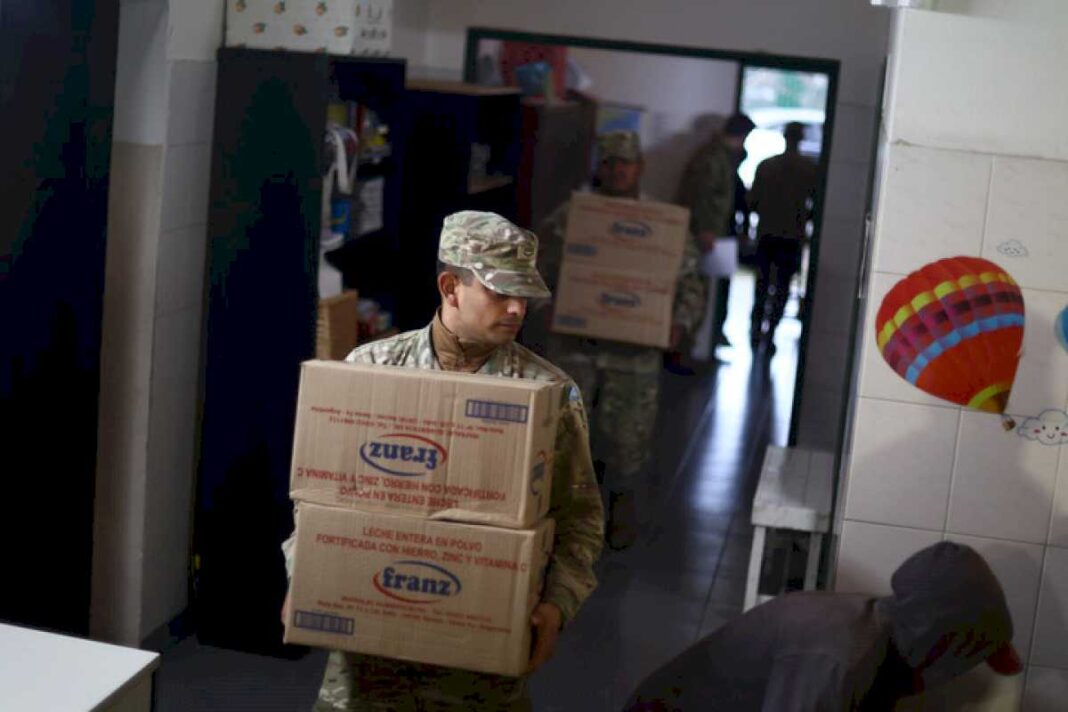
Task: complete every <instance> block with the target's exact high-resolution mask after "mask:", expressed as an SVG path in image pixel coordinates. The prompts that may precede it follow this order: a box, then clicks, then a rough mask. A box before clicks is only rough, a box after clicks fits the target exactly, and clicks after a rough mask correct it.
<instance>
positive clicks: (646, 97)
mask: <svg viewBox="0 0 1068 712" xmlns="http://www.w3.org/2000/svg"><path fill="white" fill-rule="evenodd" d="M568 57H569V58H570V59H572V60H573V61H574V62H575V63H577V64H578V65H579V66H580V67H581V68H582V70H583V71H584V72H586V73H587V74H588V75H589V76H590V78H591V79H592V80H593V84H592V86H590V88H589V89H588V92H589V93H591V94H593V95H594V96H596V97H598V98H599V99H602V100H604V101H611V102H614V103H619V104H631V105H636V106H641V107H644V108H645V117H644V123H643V126H642V147H643V149H644V152H645V176H644V180H643V181H642V188H643V190H644V191H645V192H646V193H648V194H649V195H650V196H651V197H653V198H657V199H660V200H667V201H670V200H674V198H675V193H676V192H677V190H678V184H679V179H680V177H681V176H682V170H683V168H685V166H686V161H687V160H688V159H689V157H690V155H691V154H692V153H693V151H694V150H695V149H696V148H697V147H698V146H699V145H700V144H701V143H703V142H704V141H707V140H708V136H709V134H710V131H711V129H712V128H714V126H715V124H714V123H713V125H711V126H710V125H708V124H707V122H705V123H700V122H698V120H699V119H702V118H707V117H709V116H713V117H716V118H717V119H719V120H722V119H723V118H726V117H727V116H729V115H730V114H731V112H733V111H734V99H735V92H736V85H737V83H738V64H737V63H736V62H725V61H720V60H708V59H694V58H690V57H669V56H665V55H654V54H642V53H637V52H616V51H608V50H597V49H585V48H581V47H575V48H571V49H569V50H568Z"/></svg>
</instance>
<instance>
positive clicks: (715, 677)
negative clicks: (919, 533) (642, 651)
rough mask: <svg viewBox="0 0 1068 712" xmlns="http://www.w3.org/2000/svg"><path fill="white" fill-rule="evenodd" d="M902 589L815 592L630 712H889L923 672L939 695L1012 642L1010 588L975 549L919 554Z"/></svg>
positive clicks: (895, 581) (771, 611)
mask: <svg viewBox="0 0 1068 712" xmlns="http://www.w3.org/2000/svg"><path fill="white" fill-rule="evenodd" d="M891 587H892V589H893V595H891V596H888V597H886V598H873V597H870V596H863V595H849V594H835V593H823V592H805V593H792V594H787V595H784V596H780V597H778V598H776V599H774V600H772V601H769V602H768V603H766V604H764V605H762V606H759V607H757V608H754V609H752V610H751V611H749V612H748V613H746V614H745V615H743V616H741V617H739V618H737V619H735V620H734V621H732V622H731V623H729V624H727V625H726V626H724V627H723V628H721V629H720V630H718V631H716V632H715V633H713V634H711V635H709V636H708V637H706V638H704V639H702V640H701V641H699V642H697V643H696V644H694V645H693V646H691V647H690V648H688V649H687V650H686V651H684V652H683V653H682V654H680V655H679V656H678V657H676V658H675V659H674V660H672V661H670V662H669V663H667V664H666V665H664V666H663V667H661V668H660V669H659V670H657V671H656V672H654V673H653V674H652V675H650V676H649V677H648V678H647V679H646V680H645V681H644V682H643V683H642V684H641V685H640V686H639V687H638V689H637V691H636V692H635V693H634V695H633V696H632V698H631V701H630V702H629V703H628V704H627V706H626V708H625V709H626V710H628V711H629V712H646V711H649V712H652V711H656V712H667V711H669V710H670V711H675V710H682V711H684V712H698V711H699V712H817V711H819V712H844V711H847V710H858V711H871V710H889V709H892V708H893V705H894V703H895V702H896V701H897V700H898V699H899V698H900V697H902V696H904V695H905V694H907V693H908V692H909V691H910V690H911V689H912V678H913V670H917V671H918V672H919V674H920V676H921V677H922V679H923V682H924V686H925V687H927V688H931V687H935V686H937V685H940V684H942V683H944V682H946V681H947V680H950V679H952V678H954V677H956V676H958V675H961V674H963V673H965V672H967V671H968V670H970V669H971V668H973V667H975V666H976V665H978V664H979V663H981V662H982V661H984V660H985V659H986V658H987V657H989V656H990V654H991V653H993V652H994V651H995V650H996V649H997V648H998V647H999V646H1000V645H1002V644H1003V643H1006V642H1009V641H1011V639H1012V619H1011V616H1010V615H1009V611H1008V608H1007V606H1006V604H1005V596H1004V594H1003V593H1002V590H1001V585H1000V584H999V583H998V580H997V578H996V577H995V576H994V574H993V573H992V572H991V571H990V568H989V567H988V566H987V564H986V562H985V561H984V560H983V558H982V557H981V556H980V555H979V554H978V553H976V552H975V551H974V550H973V549H971V548H970V547H967V546H963V545H960V544H954V543H949V542H943V543H941V544H936V545H934V546H931V547H928V548H927V549H923V550H922V551H919V552H917V553H916V554H914V555H913V556H912V557H910V558H909V559H908V560H907V561H905V563H903V564H902V565H901V566H900V568H898V569H897V571H895V572H894V575H893V578H892V581H891ZM890 646H893V648H891V647H890ZM894 649H896V651H897V653H898V654H896V655H895V654H893V650H894ZM888 653H890V654H889V655H888ZM910 668H912V669H910Z"/></svg>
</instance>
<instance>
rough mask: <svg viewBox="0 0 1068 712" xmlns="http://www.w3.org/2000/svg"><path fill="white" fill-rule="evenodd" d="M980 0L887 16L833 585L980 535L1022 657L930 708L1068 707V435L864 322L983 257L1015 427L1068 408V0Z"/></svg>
mask: <svg viewBox="0 0 1068 712" xmlns="http://www.w3.org/2000/svg"><path fill="white" fill-rule="evenodd" d="M980 5H982V4H979V5H976V4H970V5H969V4H958V5H955V6H954V10H953V11H948V12H923V11H903V12H901V13H899V15H898V18H897V20H896V22H895V28H894V36H893V38H892V42H891V46H892V48H893V52H894V56H893V57H892V59H891V61H890V67H891V68H892V73H891V76H890V77H889V84H890V86H891V90H890V91H889V92H888V97H887V103H886V111H887V125H888V126H889V128H888V130H887V131H886V133H884V136H883V140H884V141H885V142H886V143H885V145H884V146H883V147H882V150H883V151H884V154H883V155H884V156H885V165H884V167H883V172H882V175H881V176H880V185H879V187H878V194H879V204H878V209H877V221H876V229H875V241H874V245H873V253H872V267H873V273H872V275H871V279H870V282H869V289H868V294H867V305H868V314H867V320H866V324H865V331H866V333H864V335H863V342H864V343H863V349H862V356H861V359H860V369H861V370H860V373H859V379H858V394H857V402H856V404H855V409H854V412H855V417H854V418H853V421H852V423H851V428H852V430H851V440H852V447H851V452H850V453H847V459H846V463H847V465H846V471H847V477H848V482H847V486H846V488H845V489H846V491H847V492H848V495H847V498H846V499H847V501H846V504H845V512H844V522H843V524H842V529H841V537H840V541H839V550H838V559H837V570H836V587H837V588H838V589H840V590H847V591H858V590H870V591H872V592H875V593H879V592H882V591H885V590H886V583H887V581H889V577H890V575H891V574H892V572H893V570H894V568H895V567H896V566H897V565H898V564H899V563H900V561H902V560H903V559H904V558H905V557H906V556H908V555H909V554H911V553H913V552H914V551H916V550H917V549H920V548H922V547H923V546H926V545H927V544H929V543H932V542H935V541H939V540H941V539H943V538H948V539H952V540H955V541H960V542H963V543H967V544H969V545H971V546H974V547H975V548H976V549H978V550H979V551H980V552H981V553H982V554H983V555H984V556H985V557H986V558H987V560H988V561H989V562H990V564H991V567H992V568H993V569H994V571H995V573H997V575H998V577H999V579H1000V580H1001V582H1002V585H1003V587H1004V589H1005V593H1006V597H1007V599H1008V602H1009V606H1010V609H1011V610H1012V613H1013V619H1014V623H1015V629H1016V632H1015V636H1016V637H1015V642H1016V644H1017V647H1018V649H1019V650H1020V652H1021V654H1022V655H1023V656H1024V657H1025V658H1026V659H1027V662H1028V663H1029V665H1030V666H1031V667H1029V669H1028V673H1027V675H1026V677H1024V678H1021V679H1017V680H1014V681H1006V682H1004V684H999V685H998V686H996V687H995V688H991V689H990V690H988V691H987V692H985V693H983V692H982V685H981V684H979V683H980V682H982V681H978V680H972V681H965V682H964V683H962V685H961V686H960V688H961V690H962V692H961V693H960V694H963V695H965V697H961V698H960V700H964V699H966V697H967V695H973V696H974V695H975V694H976V690H979V691H980V693H979V697H980V698H982V700H981V703H976V702H975V701H974V700H972V699H971V698H967V699H969V701H968V702H967V703H966V704H965V703H964V702H960V703H959V704H958V703H955V702H947V700H948V699H949V697H953V696H954V695H956V694H958V693H957V692H947V693H946V695H949V697H946V699H943V700H941V701H939V700H935V699H933V698H932V699H930V700H928V702H929V703H930V704H929V706H928V707H925V708H924V709H943V708H945V709H998V710H1003V709H1005V710H1012V709H1020V708H1021V706H1022V709H1025V710H1034V711H1035V712H1046V711H1047V710H1062V709H1068V702H1065V700H1066V699H1068V443H1066V444H1064V445H1045V444H1042V443H1040V442H1038V441H1036V440H1029V439H1026V438H1024V437H1021V436H1020V435H1019V434H1018V433H1017V432H1016V431H1015V430H1012V431H1006V430H1005V429H1004V428H1003V427H1002V424H1001V421H1000V419H999V418H998V417H997V416H995V415H991V414H985V413H978V412H973V411H969V410H962V409H960V408H958V407H956V406H954V405H953V404H951V403H947V402H945V401H941V400H938V399H936V398H933V397H932V396H928V395H927V394H925V393H923V392H922V391H920V390H918V389H916V388H914V387H912V386H911V385H909V384H908V383H907V382H906V381H904V380H903V379H901V378H899V377H898V376H897V375H896V374H895V373H893V371H892V370H891V369H890V367H889V366H887V365H886V363H885V362H884V361H883V359H882V356H881V355H880V354H879V352H878V348H877V347H876V344H875V334H874V315H875V312H876V310H877V309H878V307H879V304H880V303H881V301H882V299H883V297H884V296H885V294H886V293H887V292H888V291H889V290H890V289H891V288H892V287H893V285H894V284H895V283H896V282H897V281H898V280H899V279H901V277H902V276H903V275H905V274H908V273H909V272H911V271H913V270H915V269H918V268H919V267H921V266H922V265H923V264H925V263H927V262H930V261H933V260H936V259H939V258H941V257H948V256H953V255H958V254H960V255H981V256H983V257H985V258H987V259H990V260H992V261H994V262H996V263H998V264H999V265H1001V266H1002V267H1004V268H1005V269H1006V270H1007V271H1008V272H1009V273H1010V274H1011V275H1013V277H1014V278H1015V279H1016V281H1017V282H1018V283H1019V284H1020V286H1021V289H1022V292H1023V295H1024V300H1025V308H1026V328H1025V335H1024V343H1023V349H1022V356H1021V360H1020V366H1019V370H1018V373H1017V378H1016V382H1015V387H1014V390H1013V394H1012V397H1011V399H1010V401H1009V411H1010V413H1012V415H1013V416H1014V417H1015V419H1016V422H1017V424H1018V425H1022V423H1023V422H1024V420H1025V419H1026V418H1027V417H1028V416H1034V415H1037V414H1039V413H1040V412H1041V411H1043V410H1045V409H1061V410H1063V409H1065V408H1066V406H1068V353H1066V352H1065V351H1064V350H1063V349H1062V348H1061V347H1060V345H1059V344H1058V343H1057V342H1056V340H1055V337H1054V334H1053V329H1052V325H1053V318H1054V316H1055V315H1056V314H1057V313H1058V312H1059V311H1060V310H1061V309H1063V308H1064V307H1065V306H1066V305H1068V139H1066V138H1065V136H1066V135H1068V134H1066V133H1065V132H1064V131H1063V129H1059V130H1054V129H1053V126H1054V125H1055V124H1059V125H1060V126H1062V127H1063V126H1064V125H1068V99H1066V96H1065V94H1064V92H1061V91H1059V90H1055V89H1053V88H1052V87H1055V86H1060V84H1061V82H1060V79H1059V77H1060V72H1061V71H1062V69H1061V67H1063V61H1062V60H1063V59H1065V58H1068V50H1065V49H1064V47H1065V45H1064V43H1063V42H1059V41H1054V40H1053V38H1054V36H1063V34H1064V33H1065V32H1066V31H1068V5H1065V4H1063V3H1052V2H1045V0H1028V1H1027V2H1023V3H1019V5H1026V6H1027V7H1029V8H1031V9H1033V10H1034V12H1030V13H1026V14H1027V15H1028V16H1029V20H1028V22H1026V23H1024V22H1019V23H1016V22H1012V21H1010V20H1008V19H1006V17H1007V16H1010V15H1014V13H1015V11H1012V10H1009V9H1004V8H1003V9H1002V10H999V11H998V12H996V13H982V14H983V16H982V17H970V16H967V13H968V12H969V11H977V8H979V7H980ZM988 5H989V4H988ZM988 5H982V7H988ZM1015 5H1017V4H1014V6H1015ZM940 9H943V8H941V6H940ZM945 9H947V10H948V6H947V8H945ZM960 13H963V14H960ZM1036 16H1041V17H1044V18H1045V21H1044V22H1041V23H1036V22H1034V21H1033V19H1034V17H1036ZM1058 33H1059V34H1058ZM1024 67H1028V68H1029V69H1028V70H1027V71H1024V69H1023V68H1024ZM1024 74H1026V76H1024ZM979 76H981V77H982V78H983V80H982V81H975V80H974V79H975V77H979ZM965 77H969V78H970V79H966V78H965ZM1051 82H1052V83H1051ZM1051 159H1053V160H1051ZM966 688H967V689H966ZM943 696H945V695H943ZM961 705H964V706H963V707H962V706H961ZM972 705H976V706H972Z"/></svg>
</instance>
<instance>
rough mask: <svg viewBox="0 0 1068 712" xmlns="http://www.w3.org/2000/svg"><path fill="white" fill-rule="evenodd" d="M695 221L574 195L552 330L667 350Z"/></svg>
mask: <svg viewBox="0 0 1068 712" xmlns="http://www.w3.org/2000/svg"><path fill="white" fill-rule="evenodd" d="M689 221H690V212H689V211H688V210H686V209H685V208H680V207H679V206H677V205H668V204H667V203H656V202H652V201H639V200H629V199H626V198H609V197H607V196H603V195H594V194H591V193H574V194H573V195H572V196H571V204H570V209H569V211H568V218H567V234H566V235H565V244H564V261H563V264H562V265H561V268H560V275H559V280H558V285H559V286H558V288H557V293H556V302H555V305H554V310H553V331H556V332H557V333H562V334H575V335H579V336H588V337H591V338H597V339H608V340H612V341H623V342H626V343H633V344H641V345H646V346H656V347H659V348H667V347H668V346H669V343H670V339H671V313H672V308H673V306H674V301H675V282H676V280H677V279H678V274H679V268H680V266H681V265H682V258H683V253H684V251H685V249H686V240H687V239H688V225H689Z"/></svg>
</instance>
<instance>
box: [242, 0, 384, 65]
mask: <svg viewBox="0 0 1068 712" xmlns="http://www.w3.org/2000/svg"><path fill="white" fill-rule="evenodd" d="M392 37H393V0H329V2H318V1H317V0H287V1H286V2H280V1H279V0H227V3H226V46H227V47H253V48H259V49H287V50H298V51H305V52H329V53H331V54H356V55H386V54H389V52H390V50H391V48H392Z"/></svg>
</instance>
